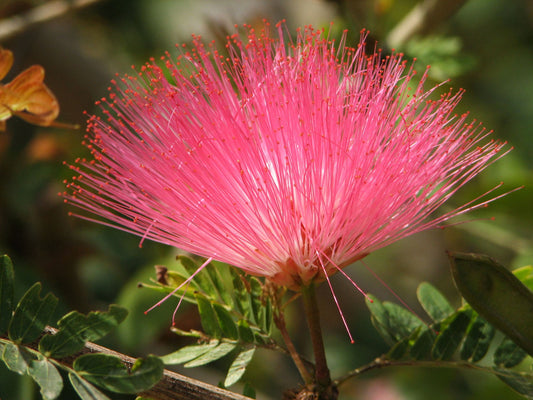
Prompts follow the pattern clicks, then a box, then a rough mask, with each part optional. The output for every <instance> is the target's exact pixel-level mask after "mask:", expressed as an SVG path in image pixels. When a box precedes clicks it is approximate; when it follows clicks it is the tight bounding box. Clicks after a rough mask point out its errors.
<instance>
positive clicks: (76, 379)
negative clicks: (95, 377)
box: [68, 372, 110, 400]
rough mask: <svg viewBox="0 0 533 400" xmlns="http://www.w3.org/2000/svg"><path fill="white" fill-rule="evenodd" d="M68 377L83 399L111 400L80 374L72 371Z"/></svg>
mask: <svg viewBox="0 0 533 400" xmlns="http://www.w3.org/2000/svg"><path fill="white" fill-rule="evenodd" d="M68 379H69V380H70V383H71V385H72V387H73V388H74V390H75V391H76V393H78V396H80V398H81V399H82V400H110V399H109V397H107V396H106V395H105V394H103V393H102V392H101V391H99V390H98V389H97V388H95V387H94V386H93V385H91V384H90V383H89V382H87V381H86V380H85V379H83V378H82V377H80V376H79V375H77V374H75V373H73V372H71V373H69V374H68Z"/></svg>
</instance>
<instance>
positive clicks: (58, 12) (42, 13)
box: [0, 0, 101, 41]
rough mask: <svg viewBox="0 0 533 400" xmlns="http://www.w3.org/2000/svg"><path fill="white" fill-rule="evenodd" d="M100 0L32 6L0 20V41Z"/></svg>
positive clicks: (62, 1)
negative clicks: (20, 12) (23, 11)
mask: <svg viewBox="0 0 533 400" xmlns="http://www.w3.org/2000/svg"><path fill="white" fill-rule="evenodd" d="M99 1H101V0H70V1H67V0H54V1H48V2H46V3H44V4H42V5H40V6H37V7H34V8H32V9H30V10H28V11H26V12H25V13H22V14H19V15H13V16H10V17H8V18H5V19H3V20H0V41H2V40H5V39H7V38H9V37H11V36H14V35H16V34H17V33H20V32H23V31H24V30H26V29H28V28H29V27H30V26H33V25H36V24H39V23H43V22H46V21H49V20H51V19H54V18H58V17H60V16H62V15H64V14H66V13H68V12H70V11H74V10H77V9H80V8H83V7H87V6H89V5H92V4H95V3H98V2H99Z"/></svg>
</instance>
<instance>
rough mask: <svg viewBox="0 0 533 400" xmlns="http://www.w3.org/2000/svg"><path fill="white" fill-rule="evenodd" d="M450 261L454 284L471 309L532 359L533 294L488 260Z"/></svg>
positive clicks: (476, 257) (464, 258) (455, 257)
mask: <svg viewBox="0 0 533 400" xmlns="http://www.w3.org/2000/svg"><path fill="white" fill-rule="evenodd" d="M450 262H451V267H452V274H453V278H454V280H455V284H456V285H457V288H458V289H459V291H460V292H461V294H462V295H463V297H464V298H465V300H466V301H467V302H468V303H469V304H470V305H471V306H472V308H473V309H474V310H476V311H477V312H478V313H479V314H481V315H482V316H483V317H484V318H485V319H486V320H487V321H489V322H490V323H491V324H492V325H494V326H495V327H496V328H498V329H499V330H501V331H502V332H503V333H505V334H506V335H507V336H509V337H510V338H511V339H512V340H513V341H514V342H516V343H517V344H518V345H520V346H521V347H522V348H523V349H524V350H526V351H527V352H528V353H529V355H532V356H533V292H532V291H531V290H530V289H529V288H528V287H527V286H525V285H524V284H522V283H521V282H520V280H519V279H518V278H517V277H516V276H515V275H513V274H512V273H511V272H509V271H508V270H507V269H506V268H505V267H504V266H502V265H500V264H498V263H497V262H496V261H494V260H493V259H491V258H490V257H487V256H481V255H476V254H463V253H460V254H451V255H450ZM520 274H521V276H523V277H524V278H525V279H528V277H529V276H530V275H531V273H530V274H528V273H526V271H524V270H522V271H520Z"/></svg>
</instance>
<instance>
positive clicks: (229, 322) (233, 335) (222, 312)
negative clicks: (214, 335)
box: [213, 303, 239, 339]
mask: <svg viewBox="0 0 533 400" xmlns="http://www.w3.org/2000/svg"><path fill="white" fill-rule="evenodd" d="M213 309H214V311H215V314H216V317H217V320H218V324H219V326H220V328H221V330H222V334H223V336H224V337H226V338H229V339H238V338H239V331H238V329H237V324H236V323H235V321H234V320H233V317H232V316H231V314H230V313H229V311H228V310H226V309H225V308H224V306H222V305H220V304H217V303H213Z"/></svg>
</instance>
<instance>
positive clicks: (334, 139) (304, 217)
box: [62, 23, 508, 290]
mask: <svg viewBox="0 0 533 400" xmlns="http://www.w3.org/2000/svg"><path fill="white" fill-rule="evenodd" d="M276 27H277V29H275V30H274V31H277V34H275V35H271V32H270V26H269V24H268V23H265V26H264V28H263V29H262V30H261V31H260V32H256V31H255V30H254V29H253V28H251V27H249V26H246V30H245V31H246V32H245V34H246V37H245V38H244V39H241V37H240V36H239V35H238V34H235V35H233V36H231V37H229V38H228V41H227V45H226V49H225V51H224V52H219V51H217V50H216V49H215V47H214V45H213V43H211V44H204V43H203V42H202V41H201V39H200V38H199V37H193V39H194V40H193V45H192V46H191V48H190V49H189V48H187V47H186V46H183V47H182V48H181V50H180V54H179V55H178V57H177V59H172V58H171V56H170V55H169V54H168V53H167V54H166V56H165V57H162V59H161V60H162V61H161V64H164V66H159V65H158V64H157V63H156V62H155V61H154V60H153V59H152V60H151V62H150V63H148V64H146V65H144V66H143V67H142V68H141V70H140V71H139V72H136V73H135V74H134V75H132V76H128V75H126V76H124V77H122V78H120V79H119V81H118V82H116V81H113V88H110V94H109V96H108V97H107V98H103V99H102V100H101V101H99V102H98V104H100V106H101V108H102V111H103V116H101V117H100V116H91V117H90V118H89V121H88V128H87V131H88V135H87V140H86V142H85V145H86V146H87V147H88V148H89V149H90V151H91V153H92V157H93V159H92V160H86V159H79V160H77V161H76V163H75V165H72V166H71V168H72V169H73V170H75V171H76V173H77V176H75V177H73V178H72V181H70V183H68V184H67V190H66V192H65V193H63V194H62V195H63V197H64V199H65V201H66V202H68V203H70V204H73V205H75V206H77V207H79V208H81V209H83V210H85V211H87V212H89V213H90V214H95V215H96V216H99V217H100V218H101V219H99V220H98V222H100V223H103V224H107V225H110V226H114V227H117V228H119V229H122V230H124V231H127V232H131V233H133V234H136V235H139V236H141V237H142V240H141V244H142V241H143V240H144V239H151V240H154V241H157V242H161V243H165V244H168V245H171V246H175V247H178V248H181V249H183V250H186V251H188V252H191V253H195V254H198V255H201V256H203V257H207V258H212V259H216V260H219V261H222V262H225V263H228V264H231V265H233V266H235V267H238V268H240V269H242V270H244V271H245V272H247V273H249V274H252V275H258V276H264V277H266V278H267V279H269V280H270V281H272V282H273V283H275V284H277V285H280V286H285V287H288V288H290V289H293V290H299V288H300V287H302V286H303V285H308V284H309V283H311V282H313V281H321V280H324V279H326V278H327V277H328V276H329V275H331V274H333V273H335V272H337V271H341V269H342V268H344V267H345V266H347V265H348V264H351V263H353V262H354V261H357V260H359V259H361V258H363V257H365V256H366V255H368V254H369V253H371V252H373V251H375V250H377V249H379V248H381V247H383V246H386V245H388V244H390V243H392V242H394V241H397V240H399V239H401V238H403V237H405V236H408V235H411V234H414V233H416V232H420V231H422V230H426V229H429V228H435V227H438V226H440V224H441V223H442V222H443V221H445V220H448V219H449V218H451V217H453V216H456V215H458V214H462V213H464V212H466V211H469V210H472V209H474V208H477V207H481V206H484V205H486V204H487V203H488V202H490V201H492V200H494V199H492V200H488V201H482V202H481V200H479V199H476V200H474V201H472V202H470V203H468V204H466V205H464V206H462V207H460V208H457V209H455V210H454V211H451V212H448V213H446V214H444V215H441V216H438V217H430V216H431V214H433V212H434V211H435V210H436V209H437V208H438V207H439V206H440V205H442V204H443V203H444V202H445V201H446V200H448V199H449V198H450V197H451V196H452V195H453V194H454V193H455V192H456V191H457V190H458V189H459V188H460V187H461V186H463V185H464V184H465V183H466V182H468V181H470V180H471V179H472V178H473V177H474V176H476V175H477V174H478V173H479V172H480V171H482V170H483V169H484V168H486V167H487V166H488V165H489V164H491V163H492V162H494V161H495V160H496V159H498V158H500V157H501V156H503V155H504V154H505V153H506V152H507V151H508V150H504V151H501V150H502V148H503V147H504V146H505V143H499V142H496V141H494V140H487V136H488V135H489V134H490V132H487V131H485V130H484V128H482V127H481V126H480V124H478V123H475V122H467V115H466V114H463V115H455V114H454V113H453V110H454V108H455V107H456V105H457V104H458V102H459V100H460V98H461V95H462V91H459V92H456V93H453V92H452V91H450V92H448V93H445V94H443V95H441V96H440V97H438V96H435V93H434V92H435V89H436V88H433V89H431V90H429V91H425V90H424V89H423V84H424V81H425V80H426V74H423V76H422V77H421V79H420V80H419V82H418V83H415V82H414V80H413V77H414V75H415V71H414V70H413V69H412V67H410V68H407V63H406V61H404V60H403V59H402V55H401V54H396V53H393V54H392V55H388V56H384V55H383V54H382V53H381V51H379V50H377V51H375V52H374V53H373V54H370V55H367V54H366V53H365V43H364V39H365V37H366V34H365V33H364V32H363V33H362V35H361V42H360V43H359V44H358V45H357V47H356V48H351V47H347V46H346V39H345V38H346V35H344V36H343V38H342V39H341V40H340V42H339V43H338V44H337V43H336V42H335V41H334V40H332V39H330V38H329V37H328V36H327V35H325V33H324V31H323V30H315V29H313V28H312V27H306V28H305V29H303V30H299V31H298V34H297V36H296V38H295V40H294V39H290V38H289V37H288V35H287V34H286V32H285V31H286V28H285V25H284V23H280V24H278V25H277V26H276ZM431 95H433V97H437V99H436V100H432V99H431V98H430V97H431ZM84 218H87V219H91V220H92V217H89V216H87V215H86V216H85V217H84Z"/></svg>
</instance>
